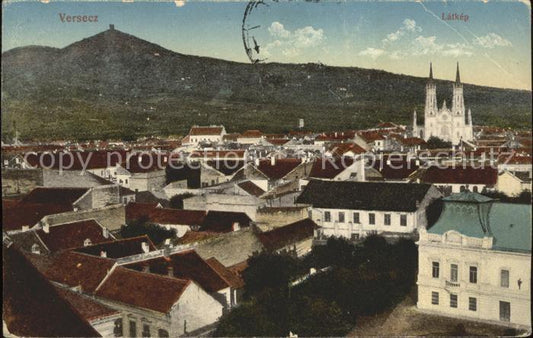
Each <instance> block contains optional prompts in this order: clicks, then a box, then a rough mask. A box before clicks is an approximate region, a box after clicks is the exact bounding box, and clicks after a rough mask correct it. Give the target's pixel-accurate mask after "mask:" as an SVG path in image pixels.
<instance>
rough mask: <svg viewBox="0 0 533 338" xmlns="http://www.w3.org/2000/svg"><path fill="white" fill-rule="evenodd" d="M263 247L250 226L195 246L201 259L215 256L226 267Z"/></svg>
mask: <svg viewBox="0 0 533 338" xmlns="http://www.w3.org/2000/svg"><path fill="white" fill-rule="evenodd" d="M263 249H264V247H263V245H262V244H261V242H260V241H259V238H258V237H257V236H256V235H255V233H254V232H253V230H252V229H251V228H247V229H241V230H239V231H234V232H230V233H225V234H222V235H220V236H216V237H213V238H212V239H209V240H207V241H204V242H201V243H200V244H199V245H198V246H197V247H195V250H196V252H197V253H198V254H199V255H200V257H202V258H203V259H209V258H211V257H215V258H216V259H217V260H218V261H219V262H220V263H222V265H224V266H226V267H229V266H232V265H235V264H238V263H242V262H244V261H246V260H248V258H250V257H251V256H252V255H253V254H254V252H261V251H263Z"/></svg>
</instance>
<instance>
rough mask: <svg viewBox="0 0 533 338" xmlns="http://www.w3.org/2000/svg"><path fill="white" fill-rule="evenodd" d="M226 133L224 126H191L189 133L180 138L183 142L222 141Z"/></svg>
mask: <svg viewBox="0 0 533 338" xmlns="http://www.w3.org/2000/svg"><path fill="white" fill-rule="evenodd" d="M224 135H226V128H224V126H192V127H191V130H190V131H189V135H187V136H185V137H184V139H183V140H182V143H183V144H199V143H201V142H206V143H222V139H223V137H224Z"/></svg>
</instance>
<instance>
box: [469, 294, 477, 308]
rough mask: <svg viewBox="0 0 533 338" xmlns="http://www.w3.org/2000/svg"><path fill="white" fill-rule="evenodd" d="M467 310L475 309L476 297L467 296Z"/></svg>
mask: <svg viewBox="0 0 533 338" xmlns="http://www.w3.org/2000/svg"><path fill="white" fill-rule="evenodd" d="M468 310H470V311H477V298H475V297H468Z"/></svg>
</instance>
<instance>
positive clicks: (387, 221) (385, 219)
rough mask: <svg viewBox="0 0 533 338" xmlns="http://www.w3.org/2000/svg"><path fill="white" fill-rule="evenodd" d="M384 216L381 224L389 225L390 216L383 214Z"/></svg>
mask: <svg viewBox="0 0 533 338" xmlns="http://www.w3.org/2000/svg"><path fill="white" fill-rule="evenodd" d="M384 216H385V217H384V219H383V222H384V223H385V225H390V214H385V215H384Z"/></svg>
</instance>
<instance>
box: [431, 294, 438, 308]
mask: <svg viewBox="0 0 533 338" xmlns="http://www.w3.org/2000/svg"><path fill="white" fill-rule="evenodd" d="M431 304H433V305H439V293H438V292H435V291H433V292H431Z"/></svg>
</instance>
